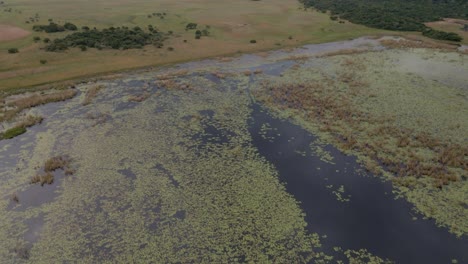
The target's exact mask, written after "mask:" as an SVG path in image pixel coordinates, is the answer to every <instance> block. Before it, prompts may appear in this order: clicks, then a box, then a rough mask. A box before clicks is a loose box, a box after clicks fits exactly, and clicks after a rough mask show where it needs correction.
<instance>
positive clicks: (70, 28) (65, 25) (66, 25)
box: [63, 22, 78, 31]
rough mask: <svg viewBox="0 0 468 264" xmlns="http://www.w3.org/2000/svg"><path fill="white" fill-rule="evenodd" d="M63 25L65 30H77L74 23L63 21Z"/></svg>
mask: <svg viewBox="0 0 468 264" xmlns="http://www.w3.org/2000/svg"><path fill="white" fill-rule="evenodd" d="M63 27H64V28H65V29H66V30H71V31H75V30H78V27H77V26H75V25H74V24H72V23H69V22H67V23H65V24H64V25H63Z"/></svg>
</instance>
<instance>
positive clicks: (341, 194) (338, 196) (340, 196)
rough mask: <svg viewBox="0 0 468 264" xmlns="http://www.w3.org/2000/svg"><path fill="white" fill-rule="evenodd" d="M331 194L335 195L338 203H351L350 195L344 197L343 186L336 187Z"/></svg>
mask: <svg viewBox="0 0 468 264" xmlns="http://www.w3.org/2000/svg"><path fill="white" fill-rule="evenodd" d="M327 187H328V186H327ZM332 187H333V186H332ZM332 193H333V194H334V195H336V199H337V200H338V201H340V202H349V201H351V195H347V196H345V188H344V186H343V185H340V187H338V189H336V190H334V191H332Z"/></svg>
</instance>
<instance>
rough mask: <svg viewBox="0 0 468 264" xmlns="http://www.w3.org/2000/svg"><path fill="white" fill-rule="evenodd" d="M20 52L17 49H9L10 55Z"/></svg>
mask: <svg viewBox="0 0 468 264" xmlns="http://www.w3.org/2000/svg"><path fill="white" fill-rule="evenodd" d="M18 52H19V50H18V49H17V48H10V49H8V53H10V54H13V53H18Z"/></svg>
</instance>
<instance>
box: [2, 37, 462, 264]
mask: <svg viewBox="0 0 468 264" xmlns="http://www.w3.org/2000/svg"><path fill="white" fill-rule="evenodd" d="M347 48H355V49H361V48H362V49H371V50H382V49H383V47H381V46H379V44H378V42H377V41H375V40H369V39H356V40H353V41H348V42H341V43H328V44H321V45H309V46H305V47H303V48H299V49H295V50H292V51H290V52H285V51H277V52H272V53H270V54H269V55H268V56H257V55H244V56H241V57H239V58H236V59H234V60H233V61H231V62H218V61H213V60H206V61H200V62H191V63H187V64H183V65H179V66H176V67H173V68H170V69H163V70H160V71H155V72H139V73H135V74H129V75H128V76H126V77H124V78H122V79H119V80H111V81H100V82H99V83H88V84H83V85H80V86H79V87H78V89H80V90H81V91H85V90H86V89H87V88H89V87H92V86H94V85H104V86H105V89H103V90H102V91H100V93H99V94H98V96H97V98H96V99H95V100H94V101H93V103H91V104H90V105H87V106H83V105H82V104H81V102H82V100H83V97H84V92H83V93H80V94H79V95H78V96H77V97H75V98H74V99H72V100H69V101H67V102H61V103H54V104H49V105H45V106H41V107H38V108H35V109H32V110H31V111H32V112H33V113H36V114H40V115H42V116H44V117H45V120H44V122H43V123H42V124H40V125H38V126H35V127H33V128H31V129H29V130H28V132H27V133H26V134H23V135H21V136H19V137H17V138H15V139H12V140H4V141H0V149H1V152H0V178H1V179H2V182H3V184H2V186H0V193H1V194H2V197H3V199H2V200H1V201H0V208H1V211H2V212H0V223H2V225H1V226H0V241H1V247H0V262H6V263H10V262H18V263H21V262H32V263H52V262H71V263H74V262H77V261H78V262H84V263H95V262H105V261H109V262H125V263H127V262H154V263H173V262H182V263H185V262H195V263H198V262H211V263H226V262H228V263H233V262H243V261H252V262H258V263H265V262H276V263H301V262H327V261H329V262H330V263H336V262H337V261H339V260H345V259H346V258H345V256H344V255H345V254H344V251H346V250H355V251H358V250H360V249H365V250H367V252H369V253H370V254H372V255H375V256H379V257H380V258H382V259H390V260H392V261H395V262H396V263H450V262H451V261H452V260H457V261H458V263H465V262H467V261H468V253H467V250H466V249H467V248H468V241H467V239H466V237H462V238H456V237H455V236H454V235H452V234H450V233H448V232H447V230H446V229H444V228H440V227H437V226H436V225H435V223H434V221H432V220H423V219H421V218H422V216H421V215H419V214H417V213H414V212H413V210H412V206H411V205H410V204H408V203H407V202H405V201H404V200H402V199H399V200H395V199H394V195H393V194H392V189H391V185H390V184H389V183H385V182H382V181H381V180H380V179H378V178H376V177H373V176H372V175H367V174H366V173H365V172H364V170H363V169H362V168H361V167H360V166H359V165H358V164H357V163H356V160H355V158H354V157H351V156H346V155H344V154H342V153H340V152H339V151H338V150H336V149H335V148H333V147H332V146H329V145H326V144H323V143H322V142H320V140H319V139H318V138H317V137H315V136H314V135H311V134H310V133H309V132H307V131H306V130H304V129H302V128H300V127H299V126H297V125H294V124H292V123H290V122H289V121H287V120H280V119H277V118H275V117H273V116H272V115H270V114H269V113H268V112H267V111H266V110H265V109H263V108H262V106H261V105H259V104H257V103H255V102H253V101H252V98H251V97H250V93H249V87H250V86H251V84H252V83H255V82H259V81H260V80H261V79H265V78H268V76H269V75H275V76H277V75H280V74H281V73H282V72H283V71H284V70H287V69H289V68H290V67H292V66H293V65H294V64H295V62H293V61H292V60H290V59H289V58H290V57H291V56H294V57H297V56H310V55H316V54H319V53H323V52H333V51H336V50H340V49H347ZM314 63H315V62H314V60H313V59H309V64H311V65H313V64H314ZM318 66H320V65H318ZM187 70H188V71H187ZM260 70H261V71H260ZM246 71H249V73H246ZM255 71H257V73H258V74H254V72H255ZM261 72H262V73H261ZM260 75H262V77H261V78H260ZM161 80H163V82H162V81H161ZM146 94H147V95H149V96H148V98H147V99H145V100H142V101H141V102H136V101H134V100H132V98H135V97H139V96H142V95H146ZM59 155H67V156H70V158H71V159H72V166H73V168H74V169H75V173H74V175H69V176H66V175H64V173H63V172H60V171H59V172H57V173H55V181H54V183H53V184H52V185H45V186H43V187H41V186H40V185H31V184H29V181H30V178H31V177H32V176H34V175H36V174H37V173H38V172H39V171H40V170H41V168H42V167H43V164H44V162H45V160H47V159H48V158H50V157H53V156H59ZM282 183H284V184H285V185H283V184H282ZM12 193H16V194H17V196H18V198H19V203H15V202H14V201H12V200H11V199H9V197H10V194H12ZM303 212H304V213H305V215H304V214H303ZM319 241H320V242H319ZM320 243H321V244H322V246H320ZM312 252H315V253H317V254H316V255H315V257H314V258H312V256H313V253H312ZM319 252H322V253H321V254H318V253H319ZM366 254H367V253H366ZM327 255H328V256H333V257H334V259H333V260H330V257H327ZM361 257H362V256H361ZM362 260H363V262H367V261H369V262H370V261H371V260H373V261H375V263H378V262H377V258H372V256H370V255H369V256H367V255H366V256H364V257H363V258H362ZM345 262H346V260H345Z"/></svg>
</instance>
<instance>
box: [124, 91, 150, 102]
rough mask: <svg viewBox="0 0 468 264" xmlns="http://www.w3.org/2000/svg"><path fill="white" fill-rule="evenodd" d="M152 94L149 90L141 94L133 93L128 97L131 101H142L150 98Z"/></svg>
mask: <svg viewBox="0 0 468 264" xmlns="http://www.w3.org/2000/svg"><path fill="white" fill-rule="evenodd" d="M150 96H151V94H150V93H149V92H144V93H142V94H140V95H131V96H130V97H129V98H128V101H129V102H137V103H141V102H143V101H145V100H146V99H148V98H149V97H150Z"/></svg>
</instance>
